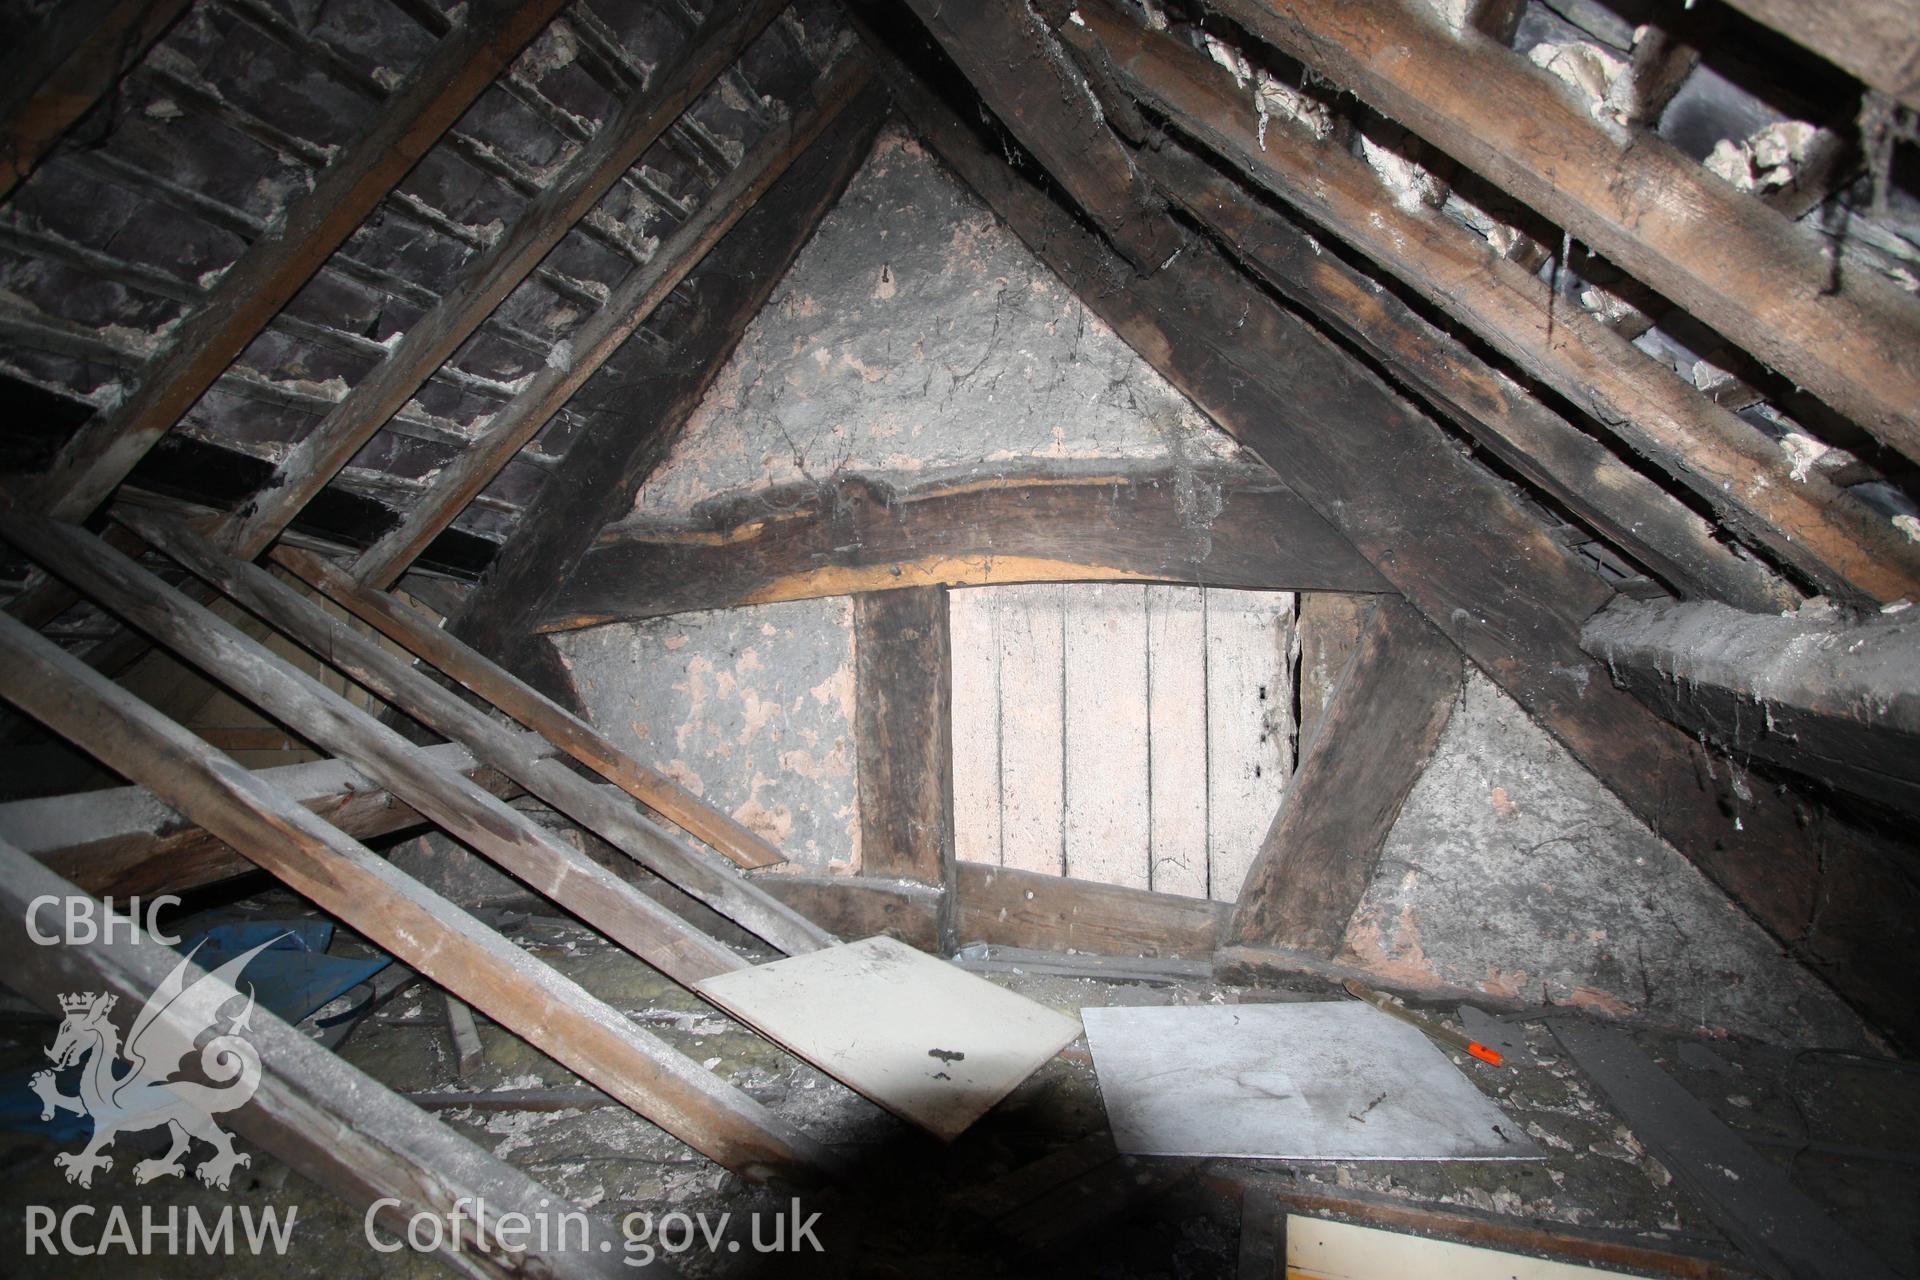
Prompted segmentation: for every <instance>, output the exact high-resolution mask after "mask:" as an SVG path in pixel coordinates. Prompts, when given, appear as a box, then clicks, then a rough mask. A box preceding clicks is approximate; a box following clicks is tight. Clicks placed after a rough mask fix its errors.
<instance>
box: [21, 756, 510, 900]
mask: <svg viewBox="0 0 1920 1280" xmlns="http://www.w3.org/2000/svg"><path fill="white" fill-rule="evenodd" d="M527 736H528V739H529V745H530V746H532V747H534V748H535V749H536V750H537V749H539V747H540V744H539V743H538V742H537V741H535V740H534V738H535V735H532V734H529V735H527ZM415 749H416V750H418V751H420V752H423V753H425V754H427V755H430V756H433V757H435V758H436V759H437V760H438V761H439V763H440V764H441V765H443V766H444V767H446V768H450V769H453V770H456V771H458V772H459V773H461V774H463V775H464V776H466V777H468V778H470V779H472V780H473V782H474V783H475V784H476V785H478V786H481V787H484V788H485V789H486V790H488V791H490V792H492V793H493V794H494V795H497V796H499V797H500V798H501V799H511V798H512V797H513V796H516V795H518V794H519V793H520V786H519V784H518V783H515V782H513V781H512V780H511V779H509V778H507V777H506V776H505V775H503V774H500V773H497V772H495V771H494V770H492V769H489V768H487V767H486V766H484V765H482V764H481V763H480V762H479V761H477V760H475V759H474V758H473V756H472V755H471V754H470V753H469V752H468V751H467V749H466V748H465V747H462V746H460V745H459V744H458V743H451V742H446V743H441V744H439V745H438V746H432V747H418V748H415ZM256 772H258V773H259V775H260V778H261V780H262V781H264V782H265V783H267V785H269V786H271V787H273V788H275V789H276V790H278V791H280V792H281V793H282V794H284V795H285V796H287V798H289V799H291V800H294V801H296V802H297V803H299V804H303V805H305V806H306V807H307V808H308V809H311V810H312V811H313V812H314V813H315V814H316V815H317V816H319V817H321V818H324V819H326V821H327V823H328V824H329V825H330V826H334V827H338V828H339V829H340V830H342V831H344V832H346V833H347V834H348V835H350V836H354V837H356V838H359V839H365V838H366V837H368V836H378V835H386V834H387V833H389V832H393V831H403V830H405V829H406V828H408V827H411V826H417V825H418V824H420V823H423V822H425V821H427V819H425V818H423V817H421V816H420V814H419V813H418V812H416V811H415V810H413V809H412V808H409V807H408V806H407V805H406V804H405V803H404V802H402V801H401V800H399V799H398V798H396V797H395V796H394V794H393V793H392V792H391V791H388V790H386V789H385V788H384V787H382V786H381V785H380V784H379V783H377V782H374V781H372V780H371V779H369V778H368V777H367V776H366V775H365V774H363V773H360V772H359V771H358V770H356V769H354V767H353V766H352V765H350V764H347V763H346V762H344V761H340V760H316V761H313V762H311V763H308V764H290V765H280V766H278V767H276V768H272V769H261V770H257V771H256ZM0 838H4V839H6V840H8V841H10V842H12V843H13V844H14V845H15V846H17V847H19V848H20V849H22V850H24V851H25V852H26V853H27V854H28V855H29V856H31V857H34V858H37V859H38V860H39V861H41V862H44V863H46V864H47V866H48V867H49V868H50V869H51V870H52V871H53V872H54V873H55V874H57V875H60V876H63V877H65V878H66V879H68V880H72V881H73V882H74V883H75V884H78V885H79V886H80V887H81V888H83V889H85V890H86V891H87V892H88V893H95V894H108V895H113V896H116V897H128V896H134V895H138V896H141V897H152V896H154V895H155V894H160V893H179V892H181V891H182V890H185V889H197V888H199V887H201V886H202V885H209V884H215V883H217V882H219V881H221V880H225V879H229V878H231V877H233V876H237V875H244V874H245V873H247V872H249V871H251V870H253V864H252V863H251V862H249V861H247V859H246V858H244V857H242V856H241V855H240V854H239V853H238V852H236V851H235V850H234V848H233V847H232V846H231V845H229V844H227V843H226V841H224V840H222V839H220V838H219V837H218V836H216V835H214V834H213V833H212V832H210V831H208V830H207V829H206V828H205V827H201V826H198V825H196V824H194V823H193V822H190V821H188V820H187V819H186V818H183V817H181V816H180V815H179V814H178V813H176V812H175V811H174V810H172V809H170V808H168V807H167V806H166V804H165V803H164V802H163V801H161V800H160V799H159V797H157V796H155V795H154V794H153V793H152V792H150V791H147V790H145V789H144V788H141V787H119V788H115V789H113V790H109V791H89V792H86V793H85V794H82V795H74V796H53V797H49V798H46V799H40V800H16V801H14V802H13V803H11V804H3V805H0Z"/></svg>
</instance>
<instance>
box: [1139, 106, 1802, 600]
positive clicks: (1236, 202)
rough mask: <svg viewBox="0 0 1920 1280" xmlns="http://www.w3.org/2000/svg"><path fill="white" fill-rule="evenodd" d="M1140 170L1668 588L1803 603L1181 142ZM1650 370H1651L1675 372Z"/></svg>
mask: <svg viewBox="0 0 1920 1280" xmlns="http://www.w3.org/2000/svg"><path fill="white" fill-rule="evenodd" d="M1141 163H1142V166H1143V168H1144V169H1145V171H1146V172H1148V173H1151V174H1152V175H1154V178H1155V180H1156V181H1158V182H1161V183H1162V184H1163V185H1165V186H1166V187H1167V189H1168V190H1170V191H1175V192H1177V193H1178V197H1179V200H1180V203H1181V204H1182V205H1183V206H1184V207H1185V208H1187V209H1188V210H1189V211H1191V212H1192V213H1193V214H1194V215H1195V216H1196V217H1198V218H1199V219H1200V220H1201V221H1202V222H1204V223H1206V225H1207V226H1209V227H1210V228H1212V229H1213V230H1214V231H1215V232H1216V233H1217V234H1218V235H1219V236H1220V237H1221V238H1222V241H1223V243H1226V244H1230V245H1231V246H1232V247H1233V251H1234V253H1235V255H1236V256H1237V257H1238V258H1239V259H1240V261H1241V262H1243V263H1245V264H1246V265H1247V266H1248V267H1249V268H1251V269H1252V270H1253V271H1254V272H1255V273H1256V274H1258V275H1259V276H1260V277H1261V278H1262V279H1264V280H1266V281H1267V282H1268V283H1269V284H1271V285H1273V286H1274V287H1275V288H1277V289H1279V290H1281V291H1282V292H1283V293H1285V294H1286V295H1287V296H1288V297H1289V298H1291V299H1293V300H1294V301H1296V302H1298V303H1300V304H1301V305H1302V306H1305V307H1307V308H1308V309H1310V310H1311V311H1312V312H1313V313H1314V315H1316V316H1318V317H1319V318H1320V319H1321V320H1323V321H1324V322H1326V323H1327V324H1329V325H1331V326H1332V327H1333V328H1334V329H1335V330H1337V331H1338V332H1339V333H1340V334H1341V335H1342V336H1344V337H1346V338H1348V339H1349V340H1351V341H1353V342H1356V343H1358V344H1359V345H1360V346H1361V347H1362V348H1363V349H1365V350H1366V351H1367V352H1368V353H1369V354H1370V355H1372V356H1373V357H1374V358H1375V359H1377V360H1379V361H1380V362H1381V363H1382V364H1383V365H1384V366H1385V367H1386V368H1387V369H1389V370H1390V371H1392V372H1393V373H1394V374H1395V375H1396V376H1397V377H1400V378H1403V379H1404V380H1405V381H1406V382H1407V383H1408V385H1409V386H1411V387H1412V388H1413V389H1414V390H1415V391H1416V392H1417V393H1418V394H1419V395H1420V396H1421V397H1422V398H1423V399H1425V400H1426V401H1427V402H1428V403H1429V404H1431V405H1433V406H1434V407H1435V408H1436V409H1438V410H1439V411H1440V412H1442V413H1444V414H1445V415H1446V416H1447V419H1448V420H1449V421H1451V422H1453V423H1454V424H1456V425H1457V426H1459V427H1460V428H1462V429H1463V430H1465V431H1466V432H1467V433H1468V434H1470V435H1472V436H1473V437H1474V438H1475V439H1476V440H1479V441H1480V442H1481V443H1483V444H1485V445H1486V446H1487V447H1488V448H1489V449H1491V450H1493V451H1494V453H1495V454H1496V455H1497V456H1499V457H1500V458H1501V459H1502V460H1503V461H1505V462H1507V463H1508V464H1509V465H1511V466H1512V467H1514V469H1515V470H1517V471H1519V472H1520V473H1521V474H1522V475H1524V476H1525V477H1527V479H1529V480H1532V481H1533V482H1534V483H1536V484H1538V485H1539V486H1540V487H1541V488H1542V489H1544V490H1545V491H1546V492H1548V493H1550V494H1552V495H1553V496H1554V497H1555V498H1558V499H1559V500H1560V501H1561V502H1563V503H1565V504H1566V505H1567V507H1568V509H1569V510H1571V511H1573V512H1574V513H1575V514H1576V515H1578V516H1579V517H1581V518H1582V519H1583V520H1585V521H1587V522H1588V523H1589V524H1590V525H1592V526H1593V528H1594V529H1595V530H1597V531H1598V532H1599V533H1600V534H1601V535H1602V536H1603V537H1605V538H1607V539H1608V540H1609V541H1610V542H1612V543H1613V544H1614V545H1615V546H1616V547H1619V548H1620V549H1621V550H1622V551H1624V552H1625V553H1626V554H1627V555H1628V556H1630V557H1632V558H1633V559H1634V560H1636V561H1638V562H1639V563H1640V564H1642V565H1644V566H1645V567H1646V568H1647V569H1648V570H1649V571H1650V572H1652V573H1653V574H1655V575H1656V576H1658V577H1659V578H1660V579H1661V581H1663V582H1665V583H1667V584H1668V585H1670V586H1671V587H1673V588H1674V589H1675V590H1677V591H1680V592H1683V593H1684V594H1687V595H1690V596H1695V597H1704V598H1706V599H1710V600H1720V601H1724V602H1726V603H1728V604H1735V605H1739V606H1740V607H1742V608H1746V609H1754V610H1763V609H1781V608H1791V607H1792V606H1793V605H1794V604H1796V603H1798V597H1797V595H1796V593H1795V592H1793V591H1792V589H1791V588H1789V587H1788V586H1787V585H1786V584H1785V583H1783V582H1781V581H1780V580H1779V578H1778V577H1776V576H1775V575H1774V574H1772V573H1770V572H1769V571H1768V570H1767V569H1766V568H1765V567H1764V566H1763V565H1761V564H1759V563H1758V562H1756V561H1755V560H1753V559H1751V558H1749V557H1746V556H1742V555H1739V554H1737V553H1735V552H1734V550H1733V549H1732V548H1731V547H1729V546H1727V545H1726V544H1725V543H1722V542H1721V541H1719V540H1718V539H1717V538H1715V536H1714V529H1713V526H1712V525H1710V524H1709V523H1708V522H1707V521H1705V520H1703V519H1701V518H1700V517H1699V516H1698V515H1696V514H1694V513H1693V512H1692V511H1691V510H1689V509H1688V508H1687V507H1686V506H1685V505H1684V504H1683V503H1681V502H1680V500H1679V499H1677V498H1675V497H1674V496H1673V495H1671V494H1669V493H1668V492H1667V491H1666V490H1664V489H1662V488H1661V487H1660V486H1659V485H1657V484H1655V483H1654V482H1653V481H1652V480H1650V479H1648V478H1647V477H1646V476H1644V475H1642V474H1641V473H1640V472H1638V471H1636V470H1634V468H1632V467H1630V466H1628V465H1627V464H1626V463H1625V462H1624V461H1622V460H1621V459H1619V458H1618V457H1616V456H1615V455H1614V453H1613V451H1612V450H1610V449H1608V448H1607V447H1606V446H1605V445H1604V444H1602V443H1601V442H1600V441H1598V440H1596V439H1594V438H1593V437H1592V436H1590V435H1588V434H1587V433H1586V432H1584V431H1582V430H1580V429H1579V428H1578V427H1576V426H1574V425H1573V424H1572V423H1570V422H1568V421H1567V420H1566V419H1565V418H1562V417H1560V416H1559V415H1558V414H1555V413H1554V412H1552V411H1551V410H1550V409H1548V408H1547V407H1546V406H1545V405H1544V404H1542V403H1541V402H1540V401H1539V400H1537V399H1535V398H1534V397H1533V396H1531V395H1529V394H1528V393H1527V392H1526V391H1525V390H1523V389H1522V388H1521V387H1520V386H1519V384H1517V383H1515V382H1513V381H1512V380H1511V379H1508V378H1504V377H1502V376H1500V375H1499V374H1498V373H1496V372H1494V371H1493V370H1492V369H1490V368H1489V367H1488V366H1487V365H1486V363H1485V362H1484V361H1482V360H1480V359H1479V358H1478V357H1477V356H1475V355H1474V354H1473V353H1472V352H1471V351H1469V350H1468V349H1467V347H1466V346H1465V345H1464V344H1463V343H1461V342H1460V341H1459V340H1457V339H1455V338H1454V337H1452V336H1451V335H1449V334H1447V333H1446V332H1444V331H1443V330H1441V329H1440V328H1438V327H1437V326H1435V325H1433V324H1430V323H1428V322H1427V321H1426V320H1425V319H1423V318H1422V317H1421V316H1419V315H1418V314H1417V313H1416V312H1414V310H1413V309H1412V308H1411V307H1408V306H1407V305H1406V304H1404V303H1402V302H1400V301H1399V300H1398V299H1397V298H1395V297H1394V296H1393V295H1392V294H1391V293H1387V292H1385V291H1383V290H1380V289H1378V288H1375V287H1374V286H1373V283H1372V282H1371V281H1370V280H1368V279H1367V277H1365V276H1363V275H1362V274H1361V273H1360V272H1359V271H1358V270H1356V269H1355V268H1353V267H1351V266H1348V265H1347V264H1346V263H1345V262H1344V261H1343V260H1341V259H1340V258H1339V257H1337V256H1335V255H1333V254H1328V253H1324V252H1322V251H1321V249H1320V246H1319V245H1318V244H1316V243H1315V242H1314V241H1313V239H1312V238H1311V237H1310V236H1308V235H1307V233H1306V232H1304V231H1302V230H1300V229H1299V228H1298V227H1296V226H1295V225H1294V224H1292V223H1291V222H1289V221H1287V220H1286V219H1285V218H1283V217H1281V216H1280V215H1279V214H1277V213H1275V212H1273V211H1271V210H1269V209H1265V208H1262V207H1260V206H1258V205H1257V204H1256V203H1255V202H1254V201H1252V200H1251V199H1249V198H1248V197H1247V194H1246V193H1245V192H1244V191H1243V190H1241V189H1240V188H1239V187H1237V186H1236V185H1235V184H1234V183H1233V182H1231V181H1230V180H1228V179H1227V178H1226V177H1224V176H1223V175H1221V174H1220V173H1219V172H1218V171H1217V170H1215V169H1214V168H1213V167H1212V166H1211V165H1208V164H1206V163H1204V162H1203V161H1201V160H1200V159H1199V158H1198V157H1197V156H1195V155H1193V154H1191V153H1189V152H1187V151H1185V150H1183V149H1182V148H1181V147H1179V145H1178V144H1175V143H1170V144H1169V145H1167V146H1165V147H1163V148H1161V149H1160V150H1159V151H1157V152H1153V153H1150V154H1148V155H1146V156H1145V157H1143V159H1142V162H1141ZM1416 216H1420V215H1416ZM1646 365H1647V368H1646V372H1647V373H1648V374H1659V375H1660V376H1663V377H1664V376H1667V375H1665V374H1664V372H1662V371H1660V370H1656V369H1654V368H1653V367H1652V366H1651V363H1650V362H1646ZM1768 461H1769V463H1770V464H1771V465H1772V468H1773V469H1774V470H1779V469H1780V468H1782V467H1783V466H1784V463H1783V462H1782V460H1781V459H1780V458H1779V456H1778V454H1777V453H1776V454H1774V455H1772V456H1771V457H1769V458H1768Z"/></svg>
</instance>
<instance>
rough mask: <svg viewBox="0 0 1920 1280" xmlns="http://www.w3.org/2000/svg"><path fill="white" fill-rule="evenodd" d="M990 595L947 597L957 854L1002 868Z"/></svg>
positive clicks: (996, 663)
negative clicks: (951, 664)
mask: <svg viewBox="0 0 1920 1280" xmlns="http://www.w3.org/2000/svg"><path fill="white" fill-rule="evenodd" d="M994 596H995V593H994V592H991V591H949V592H948V593H947V620H948V631H949V634H950V636H951V647H952V650H953V675H952V680H951V687H952V698H953V748H952V756H953V851H954V857H955V858H957V859H959V860H960V861H962V862H985V863H989V864H991V865H993V866H996V867H997V866H999V865H1000V863H1001V856H1000V642H999V634H998V619H999V616H1000V615H999V611H998V609H997V607H996V606H995V603H994Z"/></svg>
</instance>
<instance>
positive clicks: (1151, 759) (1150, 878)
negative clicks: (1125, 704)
mask: <svg viewBox="0 0 1920 1280" xmlns="http://www.w3.org/2000/svg"><path fill="white" fill-rule="evenodd" d="M1205 608H1206V603H1205V597H1204V593H1203V592H1201V591H1199V590H1197V589H1195V588H1192V587H1148V588H1147V589H1146V622H1147V726H1148V731H1149V735H1150V736H1149V741H1148V747H1149V753H1148V760H1147V778H1148V785H1147V805H1148V813H1149V818H1150V822H1151V827H1152V830H1151V836H1152V841H1151V845H1150V858H1151V861H1150V863H1149V866H1148V870H1147V883H1146V884H1145V885H1144V886H1143V887H1144V888H1147V889H1151V890H1153V891H1154V892H1156V893H1178V894H1185V895H1187V896H1188V897H1194V898H1204V897H1206V896H1207V857H1208V850H1207V752H1206V742H1207V672H1206V664H1205V663H1204V662H1196V661H1194V655H1196V654H1201V653H1204V652H1205V651H1206V634H1207V632H1206V617H1205V613H1204V611H1205ZM1196 748H1197V749H1196Z"/></svg>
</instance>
